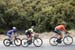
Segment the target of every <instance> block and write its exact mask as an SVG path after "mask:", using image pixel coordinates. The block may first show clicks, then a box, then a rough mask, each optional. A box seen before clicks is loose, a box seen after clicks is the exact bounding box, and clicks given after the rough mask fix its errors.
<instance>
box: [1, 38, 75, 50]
mask: <svg viewBox="0 0 75 50" xmlns="http://www.w3.org/2000/svg"><path fill="white" fill-rule="evenodd" d="M48 42H49V41H48V39H46V40H43V45H42V46H41V47H35V46H34V45H33V44H32V45H30V46H29V47H27V48H24V47H22V46H20V47H16V46H14V45H12V46H10V47H5V46H4V45H3V42H2V41H0V50H75V38H74V42H73V44H72V45H70V46H67V45H64V44H60V45H58V46H51V45H49V43H48Z"/></svg>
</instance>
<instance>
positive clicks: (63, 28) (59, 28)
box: [55, 25, 66, 31]
mask: <svg viewBox="0 0 75 50" xmlns="http://www.w3.org/2000/svg"><path fill="white" fill-rule="evenodd" d="M55 29H56V30H61V31H63V30H66V29H65V26H64V25H58V26H56V27H55Z"/></svg>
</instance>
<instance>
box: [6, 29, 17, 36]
mask: <svg viewBox="0 0 75 50" xmlns="http://www.w3.org/2000/svg"><path fill="white" fill-rule="evenodd" d="M15 32H16V30H13V29H12V30H9V31H8V32H7V36H8V37H11V36H12V34H13V33H15Z"/></svg>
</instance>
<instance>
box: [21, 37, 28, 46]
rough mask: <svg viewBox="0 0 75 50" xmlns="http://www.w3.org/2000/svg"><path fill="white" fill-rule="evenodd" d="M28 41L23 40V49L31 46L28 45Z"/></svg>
mask: <svg viewBox="0 0 75 50" xmlns="http://www.w3.org/2000/svg"><path fill="white" fill-rule="evenodd" d="M27 41H28V40H27V39H25V38H24V39H22V47H28V46H29V45H28V43H27Z"/></svg>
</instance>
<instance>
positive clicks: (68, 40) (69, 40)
mask: <svg viewBox="0 0 75 50" xmlns="http://www.w3.org/2000/svg"><path fill="white" fill-rule="evenodd" d="M63 42H64V44H65V45H71V44H72V43H73V38H72V37H71V36H65V37H64V39H63Z"/></svg>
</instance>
